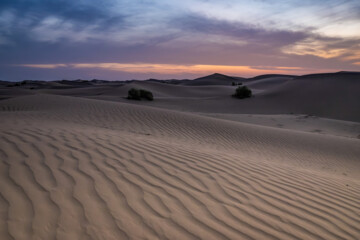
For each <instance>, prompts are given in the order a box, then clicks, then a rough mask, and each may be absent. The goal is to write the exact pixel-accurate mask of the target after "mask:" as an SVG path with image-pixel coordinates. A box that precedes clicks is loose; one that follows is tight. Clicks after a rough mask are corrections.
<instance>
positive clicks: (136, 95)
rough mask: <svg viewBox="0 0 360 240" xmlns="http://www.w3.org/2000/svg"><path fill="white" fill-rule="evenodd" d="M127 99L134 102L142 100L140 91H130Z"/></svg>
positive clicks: (134, 89) (133, 89)
mask: <svg viewBox="0 0 360 240" xmlns="http://www.w3.org/2000/svg"><path fill="white" fill-rule="evenodd" d="M127 98H128V99H132V100H141V97H140V91H139V90H138V89H136V88H132V89H130V90H129V92H128V97H127Z"/></svg>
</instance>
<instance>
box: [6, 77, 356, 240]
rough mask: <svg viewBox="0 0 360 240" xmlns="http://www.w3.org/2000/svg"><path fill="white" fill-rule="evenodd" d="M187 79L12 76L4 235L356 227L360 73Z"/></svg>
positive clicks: (329, 234) (289, 233) (312, 232)
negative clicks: (241, 94) (241, 88)
mask: <svg viewBox="0 0 360 240" xmlns="http://www.w3.org/2000/svg"><path fill="white" fill-rule="evenodd" d="M207 79H209V82H207ZM231 79H237V81H238V82H243V84H244V85H246V86H248V87H249V88H251V89H252V90H253V93H254V95H255V96H254V97H252V98H249V99H242V100H240V99H234V98H232V97H231V94H232V93H233V92H234V91H235V88H236V86H231V82H232V81H231ZM188 81H190V80H186V81H185V80H184V81H183V83H181V82H180V83H176V84H175V83H173V81H171V82H166V81H153V80H152V81H144V82H140V81H131V82H126V83H124V82H106V81H100V80H97V81H75V82H71V83H69V82H67V81H62V82H61V81H57V82H33V81H29V82H26V83H25V84H23V85H21V86H11V87H9V86H8V85H9V84H10V85H11V84H13V83H8V82H2V83H1V84H0V98H1V99H2V100H1V101H0V119H1V128H0V133H1V134H0V171H1V172H0V239H360V202H359V199H360V139H358V136H359V135H360V111H359V109H360V95H359V94H358V93H359V92H360V91H359V90H360V74H359V73H347V72H340V73H334V74H326V75H308V76H284V75H268V76H261V77H258V78H253V79H241V78H235V77H228V76H225V75H220V74H215V75H211V76H209V78H206V77H205V78H200V80H197V83H196V84H189V82H188ZM193 81H195V80H193ZM216 81H220V82H221V84H216ZM225 82H226V84H225ZM207 83H208V84H207ZM133 87H134V88H143V89H146V90H149V91H151V92H152V93H153V94H154V99H155V100H154V101H153V102H148V101H131V100H127V99H126V96H127V91H128V90H129V89H130V88H133ZM31 88H32V89H31ZM359 138H360V137H359Z"/></svg>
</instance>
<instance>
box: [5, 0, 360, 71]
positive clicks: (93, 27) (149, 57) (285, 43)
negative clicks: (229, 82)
mask: <svg viewBox="0 0 360 240" xmlns="http://www.w3.org/2000/svg"><path fill="white" fill-rule="evenodd" d="M358 10H360V3H359V1H354V0H329V1H326V5H324V2H323V1H314V0H302V1H301V0H293V1H288V0H279V1H275V0H269V1H262V0H256V1H245V0H229V1H220V0H182V1H164V0H153V1H148V0H144V1H133V0H104V1H101V2H99V1H95V0H78V1H73V0H58V1H53V0H3V1H0V26H1V28H0V65H1V64H5V65H6V64H18V65H19V64H20V65H21V64H32V65H39V66H40V65H42V64H44V63H46V64H50V65H51V64H52V66H55V68H29V67H27V68H26V69H27V71H30V70H31V71H35V70H37V71H43V72H47V73H48V74H50V73H51V72H52V73H54V72H55V70H56V71H58V72H59V73H60V69H63V70H64V71H65V70H66V71H68V72H72V73H75V72H76V75H77V74H84V75H85V76H87V73H86V72H85V70H90V69H91V71H92V72H91V73H92V74H95V71H97V73H100V72H101V73H102V74H105V75H106V76H110V75H108V74H107V73H105V72H106V71H108V72H109V71H111V72H116V71H113V70H109V69H107V68H99V67H93V68H81V69H80V68H74V67H73V66H68V65H66V66H58V65H57V64H76V63H79V64H82V63H94V64H97V63H119V64H133V63H134V62H135V63H137V62H138V63H142V64H158V63H160V64H170V65H176V66H188V65H192V66H195V65H199V66H207V65H211V66H238V65H239V66H255V67H251V70H259V69H258V68H263V66H265V67H264V68H266V70H268V71H279V70H281V69H279V68H271V66H284V67H290V68H302V69H307V70H309V71H310V70H311V69H312V68H317V69H343V70H356V69H358V66H359V65H357V64H353V63H354V62H358V61H359V59H360V58H359V53H360V40H359V39H360V37H359V36H360V34H359V31H360V30H359V29H360V27H359V28H357V27H358V26H359V23H360V20H359V19H360V14H359V12H360V11H358ZM5 65H4V66H5ZM50 65H49V66H50ZM267 66H270V68H267ZM162 67H166V66H164V65H162ZM19 68H20V67H19ZM24 69H25V67H22V70H24ZM146 69H148V68H146ZM184 69H185V68H184ZM187 69H188V70H193V71H198V68H187ZM22 70H19V71H20V72H21V71H22ZM139 70H140V69H139ZM220 70H221V69H219V71H220ZM224 70H226V69H224ZM264 70H265V69H264ZM282 70H284V69H282ZM288 70H289V71H298V70H296V69H294V70H290V69H288ZM11 71H13V68H12V69H7V68H2V72H1V75H0V77H1V78H6V77H7V76H10V75H8V74H6V72H11ZM299 71H300V70H299ZM304 71H305V70H304ZM311 71H313V70H311ZM128 73H129V74H130V71H128V72H124V71H117V74H123V75H122V76H129V74H128ZM131 73H132V74H134V76H140V75H136V74H135V73H134V72H131ZM144 74H145V73H144ZM151 74H155V73H154V72H149V75H151ZM176 74H177V73H176ZM13 76H14V75H13ZM77 76H78V75H77ZM111 76H112V75H111ZM141 76H142V75H141ZM184 76H185V75H184Z"/></svg>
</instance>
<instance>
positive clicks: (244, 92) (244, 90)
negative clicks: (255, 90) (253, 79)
mask: <svg viewBox="0 0 360 240" xmlns="http://www.w3.org/2000/svg"><path fill="white" fill-rule="evenodd" d="M232 96H233V97H236V98H240V99H243V98H249V97H251V96H252V92H251V90H250V89H249V88H248V87H247V86H243V87H238V88H236V90H235V94H234V95H232Z"/></svg>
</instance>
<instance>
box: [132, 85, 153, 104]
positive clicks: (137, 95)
mask: <svg viewBox="0 0 360 240" xmlns="http://www.w3.org/2000/svg"><path fill="white" fill-rule="evenodd" d="M127 98H128V99H132V100H141V99H142V98H145V99H146V100H149V101H152V100H154V96H153V94H152V92H150V91H147V90H144V89H136V88H131V89H130V90H129V92H128V97H127Z"/></svg>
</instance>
